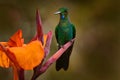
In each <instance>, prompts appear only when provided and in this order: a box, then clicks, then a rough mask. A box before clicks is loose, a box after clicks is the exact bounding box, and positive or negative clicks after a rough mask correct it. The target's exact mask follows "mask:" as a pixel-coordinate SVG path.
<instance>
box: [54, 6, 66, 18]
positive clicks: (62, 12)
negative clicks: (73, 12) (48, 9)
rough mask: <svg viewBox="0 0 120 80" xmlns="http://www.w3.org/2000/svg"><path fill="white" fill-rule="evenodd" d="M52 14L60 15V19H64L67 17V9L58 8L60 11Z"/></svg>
mask: <svg viewBox="0 0 120 80" xmlns="http://www.w3.org/2000/svg"><path fill="white" fill-rule="evenodd" d="M54 14H60V16H61V17H62V18H65V17H67V15H68V9H67V8H65V7H62V8H60V9H58V11H57V12H55V13H54Z"/></svg>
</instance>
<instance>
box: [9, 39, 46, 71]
mask: <svg viewBox="0 0 120 80" xmlns="http://www.w3.org/2000/svg"><path fill="white" fill-rule="evenodd" d="M9 50H10V51H11V52H12V53H14V55H15V57H16V59H17V62H18V64H19V66H20V67H21V68H23V69H24V70H32V69H33V68H34V67H36V66H37V65H39V64H40V63H41V61H42V60H43V58H44V49H43V46H42V44H41V42H40V41H38V40H36V41H32V42H30V43H29V44H27V45H24V46H23V47H11V48H9Z"/></svg>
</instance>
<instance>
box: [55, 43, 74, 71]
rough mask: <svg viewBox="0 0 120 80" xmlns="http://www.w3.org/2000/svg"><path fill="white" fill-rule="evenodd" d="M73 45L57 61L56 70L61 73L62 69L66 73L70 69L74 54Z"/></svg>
mask: <svg viewBox="0 0 120 80" xmlns="http://www.w3.org/2000/svg"><path fill="white" fill-rule="evenodd" d="M72 48H73V45H71V46H70V47H69V48H68V49H67V50H66V51H65V52H64V53H63V54H62V55H61V57H60V58H59V59H58V60H57V61H56V70H57V71H59V70H60V69H61V68H63V69H64V70H65V71H66V70H67V69H68V67H69V58H70V55H71V52H72Z"/></svg>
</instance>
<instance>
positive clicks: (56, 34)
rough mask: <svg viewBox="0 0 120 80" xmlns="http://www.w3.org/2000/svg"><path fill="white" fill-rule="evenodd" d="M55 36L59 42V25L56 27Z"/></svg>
mask: <svg viewBox="0 0 120 80" xmlns="http://www.w3.org/2000/svg"><path fill="white" fill-rule="evenodd" d="M55 37H56V40H57V43H58V26H57V27H56V28H55Z"/></svg>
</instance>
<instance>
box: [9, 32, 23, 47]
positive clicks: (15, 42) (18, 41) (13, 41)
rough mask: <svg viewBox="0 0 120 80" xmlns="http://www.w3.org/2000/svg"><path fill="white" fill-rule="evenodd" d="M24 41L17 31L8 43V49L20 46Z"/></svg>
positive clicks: (20, 33)
mask: <svg viewBox="0 0 120 80" xmlns="http://www.w3.org/2000/svg"><path fill="white" fill-rule="evenodd" d="M23 43H24V39H23V38H22V30H18V31H17V32H16V33H15V34H13V36H12V37H10V39H9V41H8V45H9V46H10V47H16V46H19V47H20V46H22V45H23Z"/></svg>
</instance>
